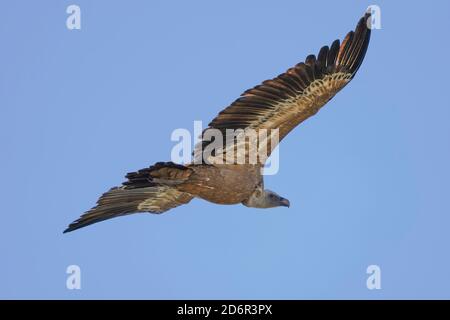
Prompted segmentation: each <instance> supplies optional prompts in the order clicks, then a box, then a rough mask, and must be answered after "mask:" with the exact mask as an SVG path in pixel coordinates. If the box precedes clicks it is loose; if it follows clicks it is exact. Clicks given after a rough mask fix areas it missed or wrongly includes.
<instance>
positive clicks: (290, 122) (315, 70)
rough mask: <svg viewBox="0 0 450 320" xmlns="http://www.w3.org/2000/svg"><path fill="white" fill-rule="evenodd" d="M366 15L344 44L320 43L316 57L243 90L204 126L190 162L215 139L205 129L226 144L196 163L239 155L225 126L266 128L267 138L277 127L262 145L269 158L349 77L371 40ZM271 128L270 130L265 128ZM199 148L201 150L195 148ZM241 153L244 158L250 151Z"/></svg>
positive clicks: (200, 155) (245, 128) (241, 129)
mask: <svg viewBox="0 0 450 320" xmlns="http://www.w3.org/2000/svg"><path fill="white" fill-rule="evenodd" d="M370 19H371V15H370V13H366V14H365V15H364V17H362V18H361V19H360V20H359V22H358V24H357V26H356V29H355V31H351V32H349V33H348V34H347V36H346V37H345V38H344V40H343V41H342V43H340V41H339V40H335V41H334V42H333V43H332V45H331V46H330V47H328V46H324V47H322V48H321V50H320V51H319V54H318V56H317V57H316V56H315V55H309V56H308V57H307V58H306V60H305V62H301V63H299V64H297V65H296V66H295V67H292V68H290V69H288V70H287V71H286V72H285V73H283V74H281V75H279V76H278V77H276V78H274V79H272V80H267V81H264V82H263V83H262V84H260V85H258V86H256V87H254V88H252V89H249V90H247V91H245V92H244V93H243V94H242V95H241V96H240V97H239V98H238V99H237V100H236V101H234V102H233V103H232V104H231V105H230V106H229V107H227V108H226V109H224V110H222V111H221V112H220V113H219V114H218V115H217V116H216V117H215V118H214V119H213V120H212V121H211V123H210V124H209V127H208V128H207V129H205V131H204V132H203V136H202V141H201V142H200V143H199V144H198V145H197V146H196V150H195V152H194V160H196V161H199V157H202V152H201V151H205V150H206V148H207V146H208V145H210V144H212V142H213V139H205V132H207V131H208V129H215V130H216V131H220V132H221V134H222V137H223V140H222V143H223V146H224V147H222V148H216V149H214V150H213V152H212V153H211V155H210V156H209V157H203V160H200V161H205V162H206V163H211V164H214V163H223V162H224V161H225V159H226V157H227V155H226V154H227V153H229V152H230V150H233V151H234V152H235V154H236V155H235V157H238V152H239V150H242V149H238V148H237V143H238V142H237V141H238V139H236V136H234V137H233V136H232V137H230V133H229V132H227V129H233V130H236V129H240V131H241V133H242V132H243V133H244V134H245V133H246V132H247V131H250V130H254V131H257V132H262V130H261V129H266V130H267V132H266V137H267V140H269V137H270V135H271V134H273V132H275V131H273V130H272V129H277V130H278V141H276V140H270V141H268V144H267V146H266V148H267V156H269V155H270V152H271V151H272V150H273V149H274V148H275V147H276V145H277V144H278V143H279V141H281V140H282V139H283V138H284V137H285V136H286V135H287V134H288V133H289V132H290V131H291V130H292V129H293V128H295V127H296V126H297V125H298V124H300V123H301V122H303V121H304V120H306V119H307V118H309V117H311V116H312V115H314V114H316V113H317V111H318V110H319V109H320V108H321V107H322V106H323V105H325V104H326V103H327V102H328V101H329V100H330V99H331V98H333V97H334V95H335V94H336V93H337V92H338V91H339V90H341V89H342V88H343V87H345V86H346V85H347V84H348V83H349V82H350V81H351V80H352V79H353V77H354V76H355V74H356V72H357V70H358V69H359V67H360V65H361V63H362V61H363V59H364V56H365V53H366V50H367V47H368V44H369V40H370V33H371V30H370V27H369V24H370V21H371V20H370ZM270 130H272V133H270V132H268V131H270ZM231 134H232V135H235V133H231ZM259 137H263V136H259ZM227 138H230V139H227ZM239 141H241V142H242V140H239ZM261 141H262V140H260V142H259V145H258V146H257V148H258V150H260V148H261ZM244 143H245V141H244ZM247 143H248V141H247ZM199 147H201V149H198V148H199ZM236 149H238V150H236ZM199 150H200V152H199ZM248 150H249V149H248V148H246V149H245V151H243V152H245V153H248ZM245 156H247V157H248V154H246V155H245ZM266 158H267V157H266ZM266 158H264V159H261V162H260V164H264V161H265V159H266ZM234 159H236V158H234Z"/></svg>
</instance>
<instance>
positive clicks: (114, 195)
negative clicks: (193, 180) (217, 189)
mask: <svg viewBox="0 0 450 320" xmlns="http://www.w3.org/2000/svg"><path fill="white" fill-rule="evenodd" d="M190 173H191V172H190V169H189V168H186V167H183V166H180V165H176V164H174V163H170V162H166V163H163V162H160V163H157V164H155V165H154V166H151V167H150V168H146V169H142V170H139V171H137V172H132V173H129V174H127V178H128V181H126V182H124V183H123V186H121V187H115V188H112V189H111V190H109V191H108V192H106V193H104V194H103V195H102V196H101V197H100V198H99V199H98V201H97V205H96V206H95V207H93V208H92V209H91V210H89V211H87V212H86V213H85V214H83V215H82V216H81V217H80V218H79V219H77V220H75V221H74V222H72V223H71V224H70V225H69V227H68V228H67V229H66V230H65V231H64V233H66V232H70V231H74V230H76V229H79V228H83V227H86V226H88V225H90V224H93V223H97V222H100V221H103V220H107V219H111V218H115V217H120V216H124V215H129V214H132V213H138V212H150V213H163V212H165V211H167V210H170V209H172V208H175V207H178V206H180V205H182V204H186V203H188V202H189V201H191V200H192V198H193V196H192V195H191V194H189V193H186V192H182V191H179V190H177V189H176V185H177V184H179V183H182V182H184V181H185V180H186V179H187V178H188V177H189V175H190Z"/></svg>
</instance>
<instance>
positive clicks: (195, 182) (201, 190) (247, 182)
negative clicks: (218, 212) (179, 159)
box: [178, 164, 262, 204]
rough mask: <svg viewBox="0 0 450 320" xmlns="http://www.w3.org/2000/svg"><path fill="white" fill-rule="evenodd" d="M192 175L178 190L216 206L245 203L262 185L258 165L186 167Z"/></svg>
mask: <svg viewBox="0 0 450 320" xmlns="http://www.w3.org/2000/svg"><path fill="white" fill-rule="evenodd" d="M188 168H190V169H192V170H193V174H192V176H191V177H190V179H189V180H188V181H186V182H185V183H183V184H181V185H180V186H179V187H178V189H179V190H181V191H184V192H188V193H190V194H193V195H195V196H196V197H199V198H201V199H203V200H206V201H209V202H213V203H217V204H238V203H241V202H243V201H245V200H246V199H248V198H249V197H250V196H251V195H252V193H253V192H254V191H255V188H256V187H257V186H258V185H259V184H260V183H261V180H262V175H261V173H260V172H261V170H260V167H259V166H257V165H238V164H221V165H220V164H219V165H218V164H216V165H195V164H194V165H189V166H188Z"/></svg>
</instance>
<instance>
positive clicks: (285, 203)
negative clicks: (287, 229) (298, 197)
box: [280, 198, 291, 208]
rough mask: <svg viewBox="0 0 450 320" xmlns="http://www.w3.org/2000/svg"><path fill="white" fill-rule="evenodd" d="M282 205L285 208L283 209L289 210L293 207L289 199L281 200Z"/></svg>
mask: <svg viewBox="0 0 450 320" xmlns="http://www.w3.org/2000/svg"><path fill="white" fill-rule="evenodd" d="M280 205H281V206H283V207H288V208H289V207H290V205H291V203H290V202H289V200H288V199H285V198H281V200H280Z"/></svg>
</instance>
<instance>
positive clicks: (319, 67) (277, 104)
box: [64, 12, 371, 233]
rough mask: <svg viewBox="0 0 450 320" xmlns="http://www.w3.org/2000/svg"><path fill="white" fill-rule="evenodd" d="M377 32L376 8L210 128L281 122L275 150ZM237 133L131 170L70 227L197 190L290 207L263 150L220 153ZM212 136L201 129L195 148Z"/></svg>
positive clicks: (164, 205)
mask: <svg viewBox="0 0 450 320" xmlns="http://www.w3.org/2000/svg"><path fill="white" fill-rule="evenodd" d="M370 33H371V14H370V12H366V13H365V15H364V16H363V17H362V18H361V19H360V20H359V22H358V24H357V26H356V28H355V30H354V31H350V32H349V33H348V34H347V35H346V36H345V38H344V40H343V41H342V42H340V41H339V40H335V41H334V42H333V43H332V44H331V46H324V47H322V48H321V49H320V51H319V53H318V54H317V56H316V55H309V56H307V57H306V59H305V61H304V62H300V63H298V64H297V65H295V66H294V67H292V68H290V69H288V70H287V71H286V72H285V73H283V74H280V75H279V76H277V77H275V78H273V79H271V80H267V81H264V82H262V83H261V84H260V85H257V86H256V87H254V88H252V89H249V90H247V91H245V92H244V93H243V94H242V95H241V96H240V97H239V98H238V99H237V100H235V101H234V102H233V103H231V105H229V106H228V107H227V108H225V109H224V110H223V111H221V112H220V113H219V114H218V115H217V116H216V117H215V118H214V119H213V120H212V121H211V122H210V123H209V125H208V128H206V129H205V131H207V130H209V129H215V130H218V131H220V132H223V133H225V136H226V135H227V130H229V129H234V130H237V129H242V130H248V129H253V130H256V131H258V130H261V129H266V130H268V129H276V130H277V132H278V141H277V142H276V143H273V142H272V141H271V145H270V147H269V153H270V151H272V150H273V149H274V148H275V147H276V144H277V143H278V142H279V141H281V140H282V139H283V138H284V137H285V136H286V135H287V134H288V133H289V132H290V131H291V130H292V129H294V128H295V127H296V126H297V125H299V124H300V123H301V122H303V121H304V120H306V119H307V118H309V117H311V116H313V115H315V114H316V113H317V112H318V111H319V109H320V108H321V107H323V106H324V105H325V104H326V103H327V102H328V101H329V100H330V99H331V98H333V97H334V95H335V94H336V93H337V92H338V91H340V90H341V89H342V88H343V87H345V86H346V85H347V84H348V83H349V82H350V81H351V80H352V79H353V77H354V76H355V74H356V72H357V71H358V69H359V67H360V66H361V63H362V61H363V59H364V56H365V54H366V51H367V47H368V45H369V39H370ZM205 131H203V133H204V132H205ZM230 140H231V142H230V141H229V140H226V143H225V145H224V146H222V148H219V149H218V150H214V152H212V153H211V154H210V155H209V156H208V157H206V159H205V158H204V157H202V154H201V153H200V156H201V157H200V160H201V161H195V160H198V159H196V156H194V161H192V162H191V163H189V164H185V165H182V164H176V163H173V162H158V163H156V164H154V165H152V166H150V167H148V168H145V169H142V170H139V171H136V172H131V173H128V174H127V175H126V179H127V181H125V182H124V183H123V184H122V185H121V186H118V187H114V188H112V189H110V190H109V191H108V192H106V193H104V194H103V195H102V196H101V197H100V198H99V199H98V201H97V204H96V206H95V207H93V208H92V209H90V210H89V211H87V212H86V213H84V214H83V215H82V216H81V217H80V218H79V219H77V220H75V221H74V222H72V223H71V224H70V225H69V226H68V228H67V229H66V230H65V231H64V233H66V232H70V231H73V230H76V229H79V228H82V227H85V226H88V225H90V224H93V223H96V222H99V221H103V220H106V219H111V218H114V217H119V216H124V215H128V214H132V213H139V212H149V213H155V214H159V213H163V212H166V211H168V210H170V209H172V208H175V207H178V206H180V205H183V204H187V203H188V202H189V201H191V200H192V199H193V198H200V199H203V200H206V201H209V202H212V203H216V204H239V203H242V204H243V205H245V206H247V207H253V208H273V207H279V206H285V207H289V205H290V203H289V200H287V199H285V198H283V197H281V196H280V195H278V194H277V193H275V192H273V191H270V190H268V189H265V188H264V182H263V174H262V173H261V171H262V168H263V167H264V159H262V157H261V158H260V159H259V161H256V162H255V163H247V162H245V161H244V163H234V162H232V163H229V162H226V163H223V161H220V160H223V159H224V157H225V156H226V155H227V153H229V152H230V150H235V147H236V144H237V140H236V139H230ZM241 142H242V140H241ZM211 143H212V141H211V139H209V140H208V139H206V138H205V136H204V135H202V136H201V137H200V143H198V144H197V146H196V149H198V146H200V147H201V148H205V147H208V145H210V144H211ZM258 148H259V145H258ZM240 150H242V149H240ZM197 154H198V153H197ZM269 155H270V154H269Z"/></svg>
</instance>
